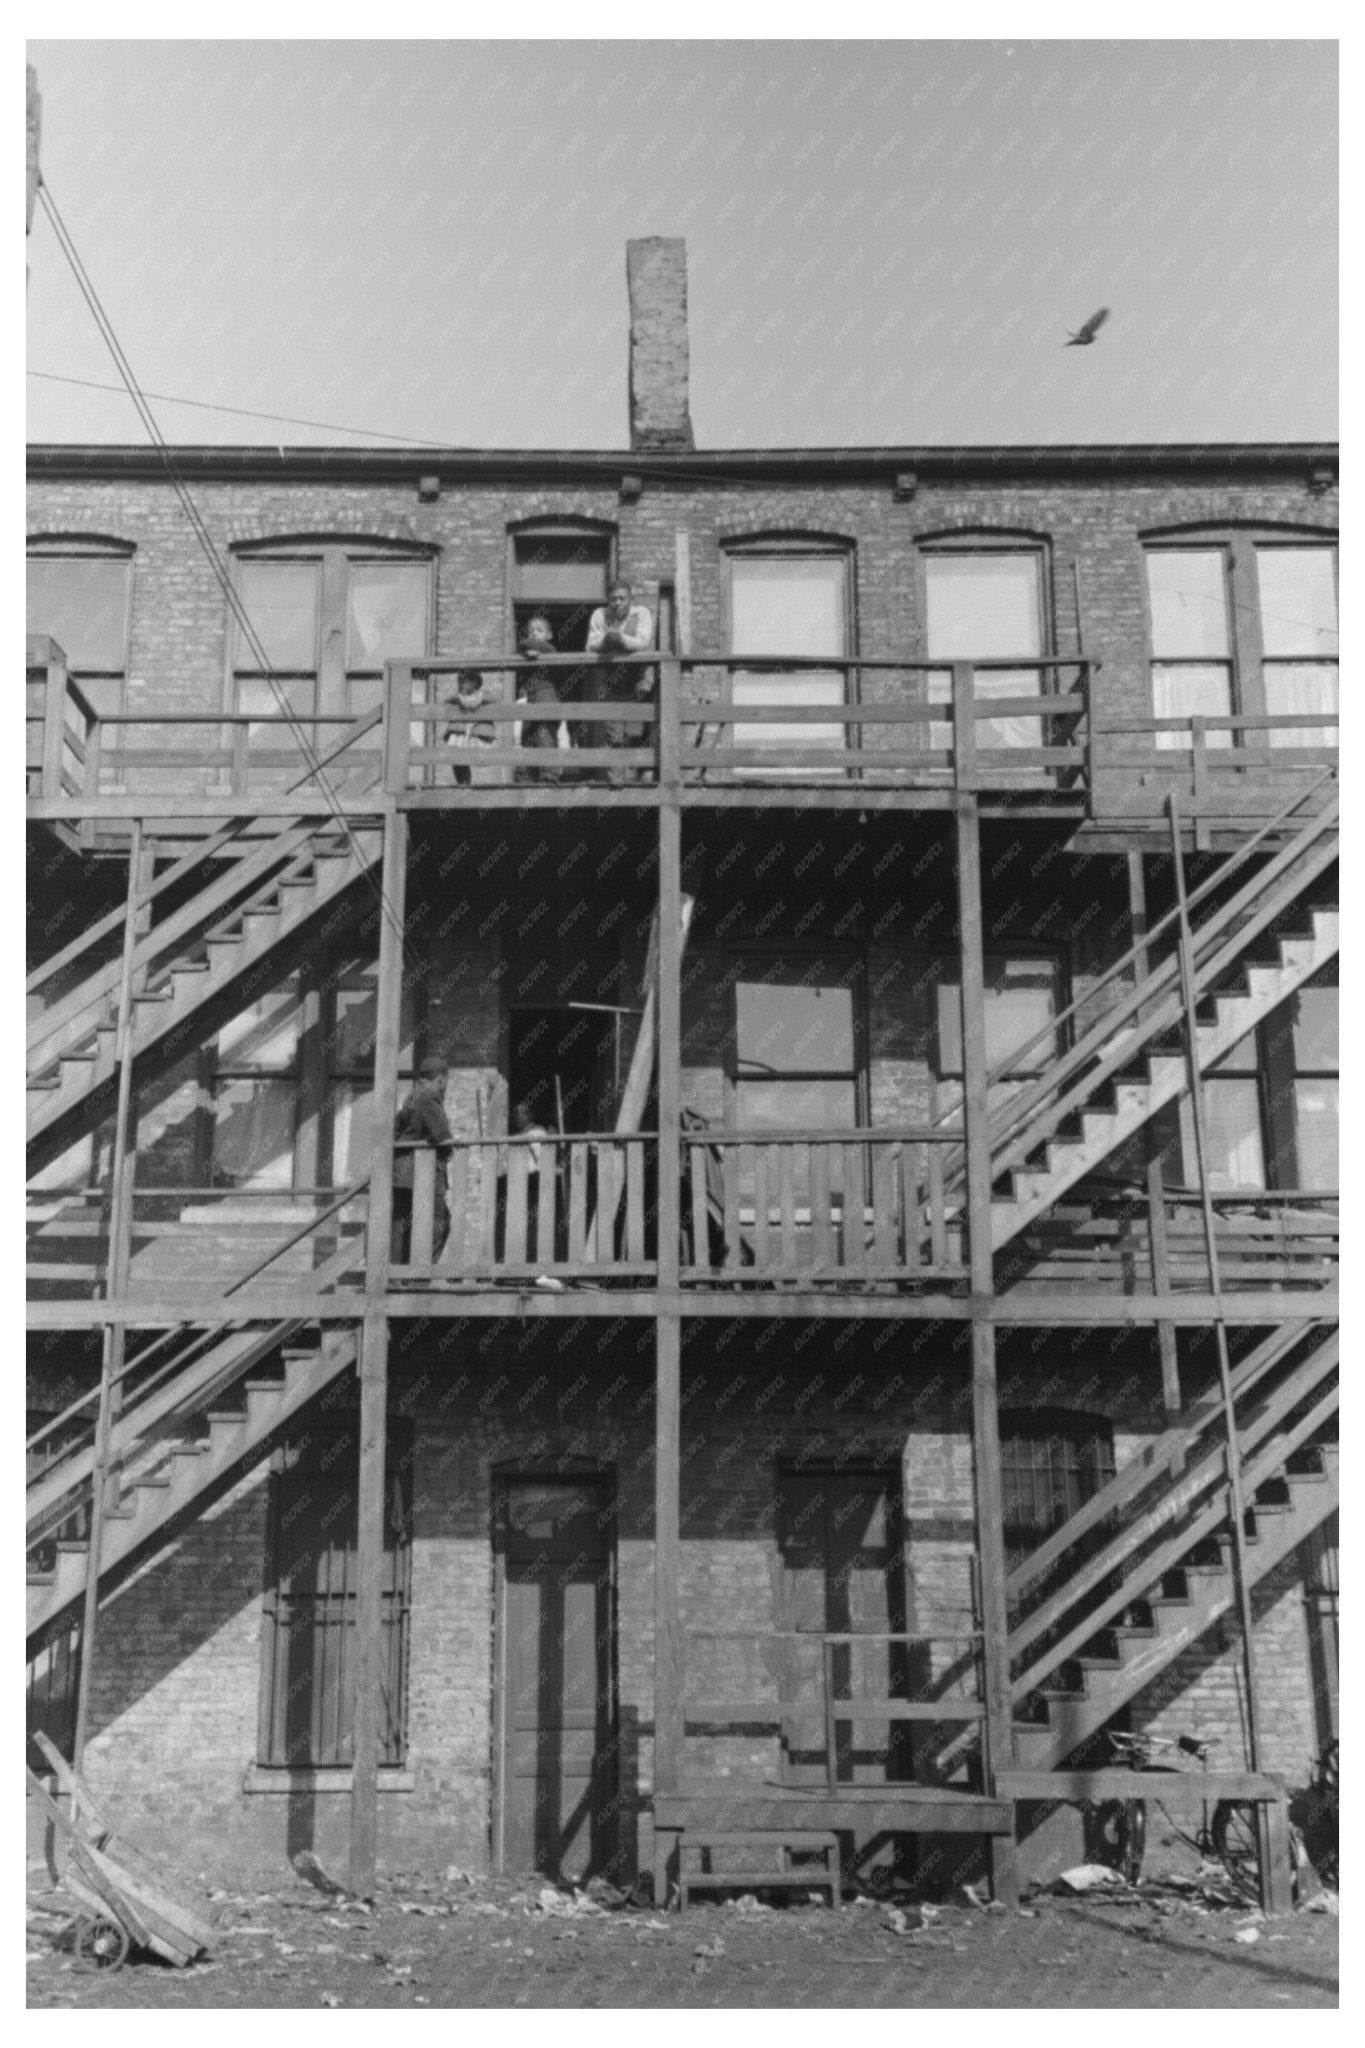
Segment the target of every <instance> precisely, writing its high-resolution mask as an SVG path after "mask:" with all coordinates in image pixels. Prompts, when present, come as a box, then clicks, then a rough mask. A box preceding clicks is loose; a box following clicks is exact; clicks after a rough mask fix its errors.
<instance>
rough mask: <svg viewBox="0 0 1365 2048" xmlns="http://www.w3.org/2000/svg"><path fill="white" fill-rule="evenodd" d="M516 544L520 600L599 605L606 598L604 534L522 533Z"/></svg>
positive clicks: (520, 601)
mask: <svg viewBox="0 0 1365 2048" xmlns="http://www.w3.org/2000/svg"><path fill="white" fill-rule="evenodd" d="M514 545H515V548H516V561H517V588H516V597H517V601H518V603H526V604H587V605H599V604H601V603H603V601H604V600H605V598H606V595H607V555H608V545H607V542H606V540H605V538H604V537H602V536H601V535H598V534H575V533H523V534H518V535H517V537H516V541H515V543H514ZM579 645H580V646H581V645H582V642H581V641H580V642H579Z"/></svg>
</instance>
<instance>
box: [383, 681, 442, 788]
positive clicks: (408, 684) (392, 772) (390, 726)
mask: <svg viewBox="0 0 1365 2048" xmlns="http://www.w3.org/2000/svg"><path fill="white" fill-rule="evenodd" d="M412 681H413V663H412V662H410V661H388V662H385V664H384V689H383V697H382V699H381V703H382V707H383V713H384V720H383V726H382V728H381V730H382V733H383V741H384V787H385V789H386V790H387V791H388V793H389V795H390V796H401V795H402V794H403V792H404V790H405V789H406V788H407V786H408V756H409V753H410V751H411V745H412V733H411V725H412ZM434 732H435V727H434V726H429V725H428V726H423V728H422V738H423V742H424V744H426V745H428V746H429V745H430V744H431V741H432V735H433V734H434Z"/></svg>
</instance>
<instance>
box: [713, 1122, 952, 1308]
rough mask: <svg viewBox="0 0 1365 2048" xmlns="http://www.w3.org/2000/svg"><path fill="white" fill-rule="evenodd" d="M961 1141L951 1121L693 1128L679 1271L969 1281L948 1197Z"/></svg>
mask: <svg viewBox="0 0 1365 2048" xmlns="http://www.w3.org/2000/svg"><path fill="white" fill-rule="evenodd" d="M961 1144H962V1139H961V1133H960V1132H959V1131H956V1130H953V1129H951V1128H949V1127H946V1126H943V1125H938V1126H932V1127H931V1126H919V1125H906V1126H903V1127H899V1128H895V1127H893V1128H892V1129H889V1130H880V1131H876V1132H871V1131H846V1132H831V1131H814V1130H813V1131H788V1132H782V1133H781V1134H777V1133H773V1132H767V1131H727V1130H722V1129H718V1128H716V1129H712V1128H708V1129H706V1130H705V1131H704V1132H699V1131H696V1130H688V1131H687V1132H685V1134H684V1141H683V1158H684V1171H685V1181H684V1190H683V1193H684V1254H685V1256H684V1264H683V1278H684V1279H687V1280H694V1281H695V1280H703V1279H713V1278H717V1277H721V1278H724V1279H726V1280H727V1281H734V1280H745V1281H747V1280H768V1279H789V1280H793V1281H796V1280H800V1281H802V1282H811V1281H834V1280H876V1279H900V1278H913V1279H918V1280H940V1279H942V1280H948V1279H953V1280H958V1279H961V1278H962V1276H963V1274H964V1272H965V1270H966V1266H965V1256H964V1251H963V1245H962V1228H961V1223H960V1221H959V1220H958V1218H957V1216H956V1215H955V1214H950V1212H949V1210H948V1208H947V1206H946V1204H945V1202H944V1200H943V1183H944V1172H943V1168H944V1164H945V1158H949V1159H950V1158H952V1157H955V1156H957V1155H959V1154H960V1152H961ZM925 1189H927V1190H928V1191H929V1198H928V1200H927V1201H926V1200H925V1199H924V1195H923V1192H922V1191H923V1190H925Z"/></svg>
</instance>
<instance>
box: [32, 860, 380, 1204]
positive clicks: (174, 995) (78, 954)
mask: <svg viewBox="0 0 1365 2048" xmlns="http://www.w3.org/2000/svg"><path fill="white" fill-rule="evenodd" d="M382 844H383V842H382V837H381V835H380V834H379V833H378V832H375V831H368V832H365V831H361V832H357V831H347V832H344V833H343V832H340V831H338V830H336V829H334V828H332V827H330V826H329V827H327V828H325V829H319V828H317V827H315V826H309V825H306V824H300V823H294V824H291V825H288V826H286V827H285V829H284V830H282V831H281V832H279V833H278V834H277V835H276V836H275V837H273V838H272V839H271V840H269V841H268V842H267V843H266V844H265V845H264V846H257V847H255V848H254V849H253V850H252V851H250V852H248V853H246V854H245V855H242V856H241V857H240V858H238V859H236V860H234V861H233V862H232V863H231V865H230V867H229V869H228V871H227V872H226V873H215V872H214V871H213V870H214V868H215V867H216V866H218V865H219V863H218V862H216V861H214V860H212V858H211V856H209V855H206V854H204V853H202V852H201V853H197V854H194V855H191V856H190V857H189V858H188V859H187V860H185V861H181V862H179V863H177V865H176V868H175V870H174V871H173V872H172V874H171V875H168V876H163V877H162V878H161V881H160V882H159V883H158V884H157V887H156V891H154V892H152V893H164V887H165V884H166V883H167V882H168V881H171V880H175V881H177V882H178V883H179V884H182V885H183V884H184V883H185V882H187V881H190V880H197V881H199V882H201V883H202V886H201V887H199V888H197V889H196V890H195V891H194V893H193V894H192V895H191V896H190V897H189V899H188V900H187V901H185V902H183V903H182V904H181V905H180V907H179V908H177V909H175V910H174V911H173V912H172V913H171V914H170V915H169V916H168V917H166V918H164V919H163V920H162V922H161V923H159V924H157V925H155V926H153V928H152V929H151V930H150V931H149V932H147V933H145V934H144V935H143V936H142V937H141V938H139V940H138V941H137V944H136V946H135V948H134V952H133V962H132V965H133V973H134V976H135V980H134V987H135V989H136V993H135V995H134V997H133V1004H132V1013H131V1029H132V1049H133V1057H134V1060H135V1062H137V1063H138V1065H139V1066H140V1067H143V1068H144V1070H145V1067H146V1064H147V1063H148V1062H149V1061H150V1060H151V1059H152V1058H153V1057H155V1058H156V1059H157V1060H159V1061H160V1062H161V1063H162V1064H163V1065H166V1064H169V1063H170V1062H172V1061H173V1060H175V1059H177V1058H179V1057H181V1056H183V1055H184V1054H185V1053H186V1052H188V1051H190V1050H191V1049H192V1048H193V1047H194V1046H195V1045H196V1044H197V1043H199V1041H200V1040H201V1039H202V1038H203V1037H204V1036H205V1035H206V1034H207V1032H208V1031H210V1030H211V1029H213V1028H214V1021H215V1018H216V1017H218V1016H221V1015H223V1014H226V1013H228V1012H230V1010H231V1008H232V999H233V995H234V992H235V991H237V990H239V989H240V987H241V985H242V983H243V982H244V980H245V979H246V977H247V976H248V975H250V976H251V979H252V985H253V991H254V992H255V993H259V992H260V991H261V990H263V989H265V988H267V987H268V986H269V985H270V983H271V981H272V980H274V979H278V977H279V975H280V974H282V973H284V972H285V971H287V969H288V967H289V965H290V964H292V961H293V959H294V957H295V956H296V955H297V953H298V952H299V950H300V949H301V948H302V947H303V946H304V945H305V944H306V943H307V940H308V936H309V934H310V932H311V930H312V928H313V926H314V925H315V924H316V922H317V920H318V919H319V918H320V916H321V915H322V913H323V912H324V911H325V910H329V909H331V910H333V911H335V910H337V909H341V910H342V913H343V915H344V914H345V911H344V899H345V898H347V896H348V895H351V894H356V895H357V897H358V892H359V889H360V887H361V885H362V884H363V883H364V880H365V877H366V876H367V875H368V874H369V873H370V871H371V870H372V869H374V868H375V866H376V865H377V863H378V861H379V859H380V855H381V851H382ZM196 871H197V872H196ZM148 902H150V896H149V898H148ZM357 907H359V905H358V904H357ZM123 918H124V913H123V912H122V911H119V912H116V913H114V914H113V919H112V920H111V919H104V920H101V922H100V924H99V925H97V926H96V927H94V928H93V929H92V931H91V932H89V933H86V934H84V935H83V937H82V939H81V940H78V941H77V942H75V944H74V945H73V946H72V947H70V948H68V949H67V950H66V951H65V952H64V953H63V954H61V955H59V956H58V958H57V959H56V960H55V961H48V962H46V963H45V964H44V966H43V967H42V968H41V969H39V970H38V973H37V974H36V975H34V976H31V977H30V991H31V992H35V993H40V992H41V989H42V987H43V985H44V984H46V985H47V986H48V987H49V988H51V987H53V986H55V985H57V984H58V977H59V976H61V977H69V976H72V975H75V976H78V977H79V978H78V979H77V980H76V985H75V986H74V987H72V988H69V989H67V990H65V991H64V992H62V993H59V994H58V995H57V999H56V1000H55V1001H54V1002H52V1003H51V1004H50V1005H49V1006H48V1007H47V1008H46V1009H45V1010H44V1011H43V1012H42V1014H41V1015H40V1016H38V1017H37V1018H36V1019H35V1020H34V1022H33V1023H32V1024H31V1025H30V1027H29V1044H28V1076H29V1078H28V1154H29V1157H28V1169H29V1172H30V1174H32V1173H34V1172H37V1171H39V1170H40V1169H41V1168H42V1167H43V1166H44V1165H46V1164H47V1163H48V1162H49V1161H50V1160H51V1159H53V1158H55V1157H57V1156H58V1155H59V1154H60V1153H61V1151H62V1150H63V1149H64V1148H65V1147H66V1146H67V1145H69V1144H71V1143H73V1142H74V1140H75V1139H76V1138H77V1137H79V1136H81V1135H83V1134H84V1132H85V1131H86V1130H88V1129H89V1128H90V1127H91V1125H92V1124H94V1123H95V1122H97V1121H98V1120H99V1118H100V1117H101V1116H102V1115H105V1114H107V1113H108V1109H109V1106H110V1103H111V1101H112V1096H113V1092H114V1088H115V1086H116V1082H117V1061H116V1045H115V1041H116V1037H117V1030H116V1009H117V997H118V986H119V978H120V963H119V962H118V961H117V960H115V961H110V960H108V959H107V958H104V957H102V953H101V947H102V945H103V944H104V942H105V941H107V939H108V936H109V934H108V931H107V929H106V927H108V926H109V925H110V923H111V922H113V921H116V922H117V924H118V925H120V926H121V925H122V922H123ZM83 968H84V970H85V971H84V972H82V969H83Z"/></svg>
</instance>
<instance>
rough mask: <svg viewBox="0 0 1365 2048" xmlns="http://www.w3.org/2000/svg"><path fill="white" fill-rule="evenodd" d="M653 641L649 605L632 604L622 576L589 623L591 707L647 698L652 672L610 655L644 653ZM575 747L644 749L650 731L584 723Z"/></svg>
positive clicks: (576, 730)
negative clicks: (618, 662) (620, 662)
mask: <svg viewBox="0 0 1365 2048" xmlns="http://www.w3.org/2000/svg"><path fill="white" fill-rule="evenodd" d="M653 641H654V619H653V616H652V614H651V613H650V609H649V606H648V605H644V604H633V603H632V602H631V591H630V585H629V583H627V582H626V581H625V580H624V578H620V577H618V578H617V580H616V581H615V582H614V583H613V584H612V585H611V587H610V589H609V590H608V592H607V602H606V603H605V605H599V606H598V607H597V610H596V611H595V612H594V613H593V615H592V617H591V619H590V620H589V621H588V647H587V651H588V653H589V654H590V655H592V656H594V657H595V659H594V662H593V666H592V667H591V668H590V669H588V670H587V671H586V672H585V673H584V677H583V694H584V698H585V700H586V701H587V702H588V703H592V704H629V703H631V702H638V701H639V700H640V699H641V698H646V697H648V696H649V695H650V694H651V692H652V690H653V688H654V677H653V671H652V670H650V669H647V668H635V667H630V668H625V667H618V666H615V665H613V662H612V656H613V655H618V654H644V653H645V652H647V650H648V649H649V648H650V647H651V646H652V644H653ZM572 730H573V741H574V745H575V746H577V747H642V746H647V745H648V743H649V730H648V727H646V726H643V725H628V724H626V723H625V722H624V721H619V722H618V721H617V720H616V719H611V720H609V721H608V720H604V721H602V722H601V723H597V722H594V723H593V724H591V725H588V724H584V723H582V722H581V721H580V722H579V723H577V724H576V725H575V726H574V727H573V729H572Z"/></svg>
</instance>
